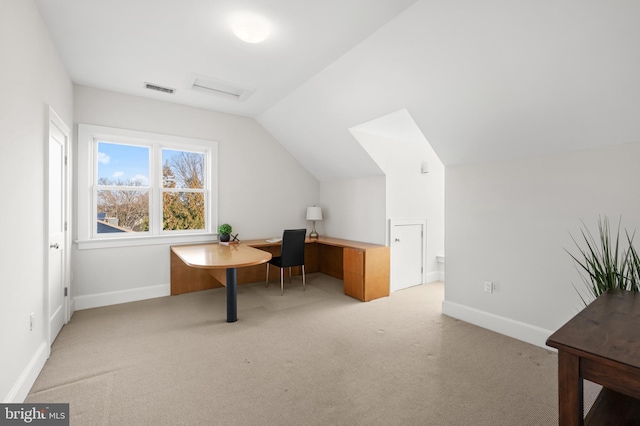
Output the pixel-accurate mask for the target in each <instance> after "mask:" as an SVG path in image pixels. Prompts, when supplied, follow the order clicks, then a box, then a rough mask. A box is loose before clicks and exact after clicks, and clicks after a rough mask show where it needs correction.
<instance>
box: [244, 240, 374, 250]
mask: <svg viewBox="0 0 640 426" xmlns="http://www.w3.org/2000/svg"><path fill="white" fill-rule="evenodd" d="M305 242H306V243H307V244H313V243H317V244H324V245H327V246H334V247H349V248H354V249H360V250H368V249H374V248H385V246H383V245H380V244H371V243H363V242H360V241H351V240H342V239H340V238H331V237H318V238H309V237H307V239H306V240H305ZM241 244H245V245H248V246H251V247H270V246H276V245H279V244H282V241H280V242H277V243H270V242H268V241H267V240H266V239H264V240H246V241H243V242H242V243H241Z"/></svg>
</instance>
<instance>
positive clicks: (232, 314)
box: [226, 268, 238, 322]
mask: <svg viewBox="0 0 640 426" xmlns="http://www.w3.org/2000/svg"><path fill="white" fill-rule="evenodd" d="M226 287H227V322H236V321H238V291H237V288H236V268H227V286H226Z"/></svg>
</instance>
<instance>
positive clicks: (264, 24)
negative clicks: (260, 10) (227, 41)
mask: <svg viewBox="0 0 640 426" xmlns="http://www.w3.org/2000/svg"><path fill="white" fill-rule="evenodd" d="M229 23H230V24H231V29H232V30H233V33H234V34H235V35H236V36H237V37H238V38H239V39H240V40H242V41H244V42H247V43H260V42H263V41H264V40H266V38H267V37H268V36H269V34H270V33H271V25H270V24H269V22H268V21H267V20H266V19H264V18H263V17H262V16H260V15H257V14H255V13H248V12H242V13H237V14H235V15H232V16H231V17H230V18H229Z"/></svg>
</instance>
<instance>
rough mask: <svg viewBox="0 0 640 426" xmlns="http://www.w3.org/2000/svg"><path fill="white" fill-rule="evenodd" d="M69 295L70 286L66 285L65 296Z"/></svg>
mask: <svg viewBox="0 0 640 426" xmlns="http://www.w3.org/2000/svg"><path fill="white" fill-rule="evenodd" d="M68 295H69V287H65V288H64V297H67V296H68Z"/></svg>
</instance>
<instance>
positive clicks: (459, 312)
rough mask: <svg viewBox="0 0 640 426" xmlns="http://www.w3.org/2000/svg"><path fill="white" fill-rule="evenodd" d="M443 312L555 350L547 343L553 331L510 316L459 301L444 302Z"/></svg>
mask: <svg viewBox="0 0 640 426" xmlns="http://www.w3.org/2000/svg"><path fill="white" fill-rule="evenodd" d="M442 313H443V314H445V315H448V316H450V317H453V318H457V319H459V320H462V321H465V322H468V323H471V324H474V325H477V326H479V327H482V328H486V329H488V330H491V331H495V332H496V333H500V334H504V335H505V336H509V337H513V338H514V339H518V340H522V341H523V342H527V343H530V344H532V345H536V346H539V347H541V348H544V349H547V350H550V351H555V349H553V348H550V347H549V346H547V345H546V344H545V342H546V341H547V338H549V336H551V334H552V333H553V332H552V331H549V330H545V329H544V328H540V327H536V326H534V325H531V324H526V323H523V322H520V321H515V320H512V319H510V318H505V317H501V316H499V315H495V314H492V313H489V312H485V311H481V310H479V309H475V308H470V307H468V306H464V305H460V304H458V303H454V302H449V301H447V300H445V301H443V302H442Z"/></svg>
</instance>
